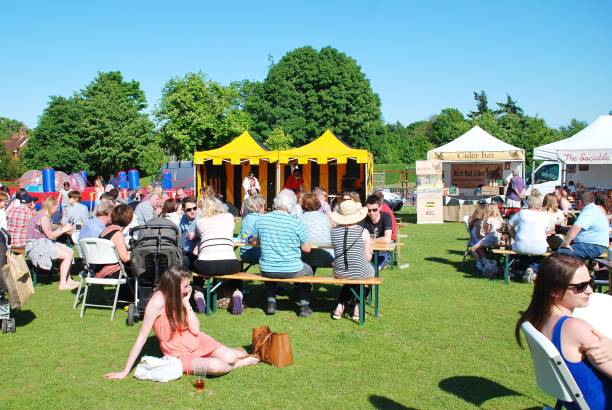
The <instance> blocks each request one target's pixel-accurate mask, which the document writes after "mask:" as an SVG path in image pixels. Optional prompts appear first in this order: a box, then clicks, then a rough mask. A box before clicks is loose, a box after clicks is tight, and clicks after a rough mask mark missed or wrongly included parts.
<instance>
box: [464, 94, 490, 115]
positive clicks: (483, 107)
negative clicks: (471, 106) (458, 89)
mask: <svg viewBox="0 0 612 410" xmlns="http://www.w3.org/2000/svg"><path fill="white" fill-rule="evenodd" d="M474 100H476V111H470V113H469V114H468V117H470V118H477V117H480V116H481V115H484V114H487V113H489V112H491V109H490V108H489V99H488V98H487V93H485V92H484V90H481V91H480V93H477V92H476V91H474Z"/></svg>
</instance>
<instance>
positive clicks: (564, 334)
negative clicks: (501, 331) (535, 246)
mask: <svg viewBox="0 0 612 410" xmlns="http://www.w3.org/2000/svg"><path fill="white" fill-rule="evenodd" d="M592 286H593V285H592V282H591V276H590V275H589V271H588V270H587V268H586V266H585V265H584V263H583V262H582V261H580V260H579V259H576V258H573V257H570V256H567V255H560V254H555V255H551V256H549V257H547V258H546V259H544V260H543V262H542V266H541V268H540V272H539V274H538V277H537V278H536V281H535V285H534V288H533V295H532V297H531V303H530V304H529V307H528V308H527V311H526V312H525V313H523V314H522V315H521V318H520V319H519V321H518V323H517V324H516V329H515V331H514V333H515V337H516V341H517V342H518V344H519V346H520V345H521V338H520V328H521V325H522V324H523V322H530V323H531V324H532V325H533V326H534V327H535V328H536V329H538V330H539V331H540V332H541V333H542V334H544V336H546V337H547V338H548V339H550V340H551V341H552V342H553V344H554V345H555V347H556V348H557V350H558V351H559V353H560V354H561V357H562V358H563V361H564V362H565V364H566V365H567V367H568V368H569V371H570V373H571V374H572V376H574V379H575V380H576V383H577V384H578V387H579V388H580V390H581V391H582V394H583V396H584V399H585V400H586V402H587V404H588V405H589V407H590V408H591V409H609V408H612V379H611V377H612V360H609V357H606V354H604V355H602V354H601V353H602V350H606V349H607V351H608V353H609V350H610V340H609V339H607V338H605V337H604V336H603V335H601V334H599V333H598V332H597V331H595V330H594V329H593V327H592V326H591V325H589V324H588V323H587V322H585V321H584V320H582V319H578V318H573V317H572V313H573V311H574V308H577V307H585V306H587V305H588V303H589V296H590V295H591V294H592V293H593V288H592ZM570 408H574V407H570Z"/></svg>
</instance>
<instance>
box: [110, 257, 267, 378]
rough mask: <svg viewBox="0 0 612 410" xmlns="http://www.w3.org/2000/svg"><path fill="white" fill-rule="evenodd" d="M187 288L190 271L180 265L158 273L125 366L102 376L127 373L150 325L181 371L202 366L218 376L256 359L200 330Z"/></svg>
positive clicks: (197, 368)
mask: <svg viewBox="0 0 612 410" xmlns="http://www.w3.org/2000/svg"><path fill="white" fill-rule="evenodd" d="M191 291H192V289H191V272H189V271H188V270H186V269H184V268H183V267H180V266H172V267H170V268H168V269H167V270H166V271H165V272H164V273H163V274H162V276H161V278H160V281H159V284H158V286H157V291H156V292H155V293H154V294H153V296H151V299H150V300H149V303H148V304H147V308H146V309H145V314H144V320H143V321H142V326H141V328H140V332H139V334H138V337H137V338H136V342H134V346H133V347H132V350H131V351H130V354H129V356H128V360H127V363H126V364H125V368H124V369H123V371H120V372H114V373H108V374H107V375H106V378H108V379H123V378H124V377H126V376H127V375H128V374H129V373H130V370H131V369H132V366H133V365H134V362H135V361H136V359H137V358H138V355H140V351H141V350H142V346H143V345H144V344H145V342H146V340H147V337H148V336H149V332H150V331H151V329H153V331H154V332H155V335H156V336H157V339H158V340H159V345H160V347H161V350H162V352H163V353H164V355H166V356H172V357H176V358H178V359H180V361H181V363H182V364H183V371H184V372H185V373H191V372H193V371H198V370H206V374H208V375H212V376H219V375H222V374H225V373H228V372H230V371H232V370H234V369H236V368H238V367H243V366H249V365H253V364H257V363H259V358H258V357H256V356H252V355H248V354H247V352H246V351H245V350H244V349H241V348H237V349H234V348H229V347H226V346H224V345H222V344H221V343H219V342H217V341H216V340H215V339H213V338H212V337H210V336H209V335H207V334H206V333H204V332H201V331H200V322H199V321H198V318H197V317H196V315H195V313H194V312H193V310H192V308H191V305H190V304H189V298H190V296H191Z"/></svg>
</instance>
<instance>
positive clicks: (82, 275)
mask: <svg viewBox="0 0 612 410" xmlns="http://www.w3.org/2000/svg"><path fill="white" fill-rule="evenodd" d="M80 234H81V233H80V232H79V231H74V232H73V233H72V235H70V239H72V243H74V246H75V248H76V250H77V252H78V254H79V258H81V263H82V264H83V270H82V271H81V272H80V273H79V278H80V280H81V281H80V283H79V288H78V289H77V293H76V297H75V298H74V303H73V304H72V309H76V307H77V304H78V303H79V299H80V298H81V289H83V286H84V285H85V277H86V276H87V275H88V274H89V272H90V271H91V268H90V267H89V265H87V261H86V260H85V257H84V256H83V251H81V245H79V235H80ZM72 263H73V264H74V260H73V262H72Z"/></svg>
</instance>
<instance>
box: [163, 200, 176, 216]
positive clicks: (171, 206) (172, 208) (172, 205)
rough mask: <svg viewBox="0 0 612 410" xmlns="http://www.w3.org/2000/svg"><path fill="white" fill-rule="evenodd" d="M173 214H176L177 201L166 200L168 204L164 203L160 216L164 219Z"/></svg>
mask: <svg viewBox="0 0 612 410" xmlns="http://www.w3.org/2000/svg"><path fill="white" fill-rule="evenodd" d="M172 212H176V200H174V199H172V198H170V199H166V202H164V207H163V208H162V211H161V213H160V214H159V216H161V217H162V218H163V217H165V216H166V215H169V214H171V213H172Z"/></svg>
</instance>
